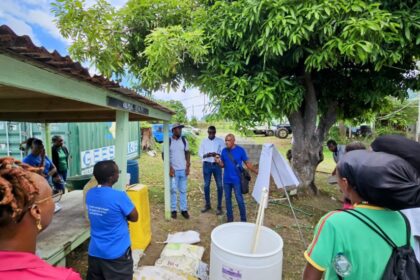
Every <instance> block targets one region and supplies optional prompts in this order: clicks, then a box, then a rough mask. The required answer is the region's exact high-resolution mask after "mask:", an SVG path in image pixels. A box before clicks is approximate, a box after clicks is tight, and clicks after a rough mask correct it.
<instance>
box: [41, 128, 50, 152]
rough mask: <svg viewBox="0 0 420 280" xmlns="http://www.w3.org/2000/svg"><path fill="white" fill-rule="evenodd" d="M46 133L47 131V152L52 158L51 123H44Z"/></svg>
mask: <svg viewBox="0 0 420 280" xmlns="http://www.w3.org/2000/svg"><path fill="white" fill-rule="evenodd" d="M42 126H43V129H44V133H45V145H44V147H45V154H46V155H47V156H48V157H49V158H50V159H52V155H51V129H50V124H49V123H44V124H43V125H42Z"/></svg>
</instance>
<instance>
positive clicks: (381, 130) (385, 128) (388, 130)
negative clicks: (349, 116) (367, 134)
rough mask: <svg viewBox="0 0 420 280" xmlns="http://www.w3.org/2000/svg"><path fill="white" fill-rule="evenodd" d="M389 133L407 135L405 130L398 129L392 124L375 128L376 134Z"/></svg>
mask: <svg viewBox="0 0 420 280" xmlns="http://www.w3.org/2000/svg"><path fill="white" fill-rule="evenodd" d="M389 134H395V135H402V136H406V132H405V131H402V130H397V129H395V128H393V127H391V126H381V127H377V128H376V130H375V135H376V136H382V135H389Z"/></svg>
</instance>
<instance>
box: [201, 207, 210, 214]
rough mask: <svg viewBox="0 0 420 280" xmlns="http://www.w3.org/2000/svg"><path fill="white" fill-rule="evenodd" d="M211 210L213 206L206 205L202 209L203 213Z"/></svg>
mask: <svg viewBox="0 0 420 280" xmlns="http://www.w3.org/2000/svg"><path fill="white" fill-rule="evenodd" d="M209 210H211V206H206V207H204V208H203V209H201V213H206V212H208V211H209Z"/></svg>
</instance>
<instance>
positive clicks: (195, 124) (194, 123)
mask: <svg viewBox="0 0 420 280" xmlns="http://www.w3.org/2000/svg"><path fill="white" fill-rule="evenodd" d="M190 125H192V126H194V127H197V126H198V120H197V118H196V117H195V116H193V117H192V118H191V121H190Z"/></svg>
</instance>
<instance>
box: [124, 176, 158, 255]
mask: <svg viewBox="0 0 420 280" xmlns="http://www.w3.org/2000/svg"><path fill="white" fill-rule="evenodd" d="M127 194H128V196H129V197H130V199H131V201H132V202H133V204H134V205H135V206H136V209H137V212H138V213H139V219H138V221H137V222H135V223H132V222H129V228H130V237H131V248H132V249H133V250H134V249H140V250H145V249H146V248H147V246H149V244H150V241H151V240H152V228H151V224H150V207H149V191H148V188H147V186H146V185H143V184H135V185H131V186H129V187H128V188H127Z"/></svg>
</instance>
